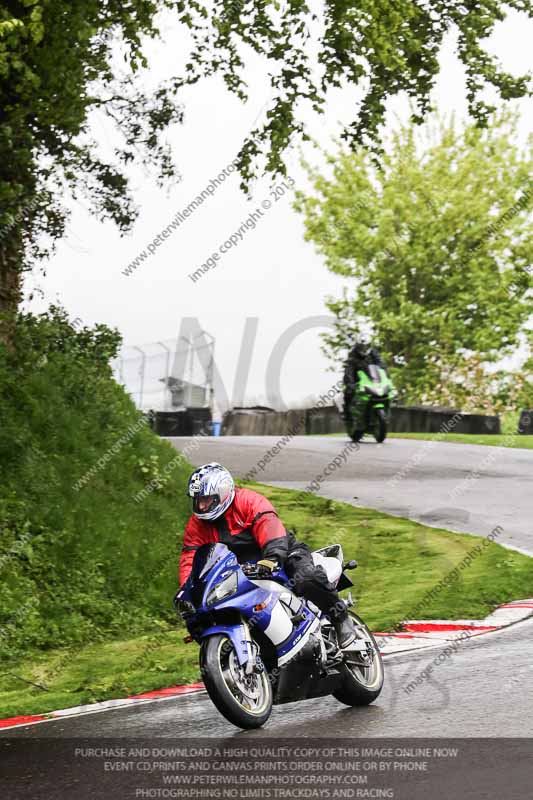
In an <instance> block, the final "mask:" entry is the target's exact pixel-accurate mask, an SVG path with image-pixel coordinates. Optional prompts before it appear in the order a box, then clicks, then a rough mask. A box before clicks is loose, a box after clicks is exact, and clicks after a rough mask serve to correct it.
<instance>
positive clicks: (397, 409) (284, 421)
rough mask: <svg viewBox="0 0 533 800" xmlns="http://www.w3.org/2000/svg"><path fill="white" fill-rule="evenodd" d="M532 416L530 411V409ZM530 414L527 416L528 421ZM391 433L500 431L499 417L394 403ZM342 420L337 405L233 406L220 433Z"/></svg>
mask: <svg viewBox="0 0 533 800" xmlns="http://www.w3.org/2000/svg"><path fill="white" fill-rule="evenodd" d="M530 413H531V414H532V415H533V412H530ZM532 420H533V416H532V417H530V424H531V421H532ZM389 431H390V432H391V433H441V432H442V433H446V432H450V433H452V432H453V433H477V434H480V433H482V434H497V433H500V432H501V426H500V418H499V417H497V416H490V415H485V414H471V413H469V412H461V411H456V410H454V409H449V408H447V409H444V408H432V407H428V406H393V407H392V408H391V414H390V423H389ZM345 432H346V428H345V425H344V420H343V419H342V417H341V415H340V414H339V411H338V409H337V407H336V406H324V407H322V408H308V409H299V410H296V411H271V410H267V409H251V408H250V409H246V408H239V409H232V410H231V411H227V412H226V413H225V414H224V418H223V420H222V435H223V436H278V435H280V434H281V435H284V434H289V435H291V436H303V435H305V434H322V435H324V434H328V433H345Z"/></svg>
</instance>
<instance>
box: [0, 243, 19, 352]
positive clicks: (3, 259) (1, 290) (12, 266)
mask: <svg viewBox="0 0 533 800" xmlns="http://www.w3.org/2000/svg"><path fill="white" fill-rule="evenodd" d="M23 253H24V248H23V245H22V237H21V234H20V231H19V230H17V228H13V229H11V230H9V231H7V232H6V234H5V236H3V237H1V238H0V342H2V343H3V344H5V345H7V346H8V347H9V346H10V345H11V343H12V337H13V325H14V321H15V316H16V314H17V311H18V307H19V305H20V302H21V299H22V278H21V276H22V265H23Z"/></svg>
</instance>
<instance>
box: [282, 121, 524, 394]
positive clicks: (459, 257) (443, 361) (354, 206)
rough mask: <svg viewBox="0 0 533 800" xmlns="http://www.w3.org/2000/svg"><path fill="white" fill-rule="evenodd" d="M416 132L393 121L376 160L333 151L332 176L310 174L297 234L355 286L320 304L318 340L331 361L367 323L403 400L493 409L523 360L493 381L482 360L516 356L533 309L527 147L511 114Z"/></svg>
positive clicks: (511, 389)
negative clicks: (327, 315) (520, 143)
mask: <svg viewBox="0 0 533 800" xmlns="http://www.w3.org/2000/svg"><path fill="white" fill-rule="evenodd" d="M422 133H427V137H426V139H425V141H424V140H422V141H420V139H421V138H422V137H421V136H420V137H418V136H417V133H416V131H415V129H414V127H413V126H406V127H402V128H400V129H399V130H398V131H397V132H396V133H395V134H394V136H393V137H392V141H391V143H390V147H389V149H388V152H387V154H386V155H384V156H383V159H382V164H381V166H376V165H375V163H374V161H373V159H372V158H371V155H370V154H369V152H368V151H366V150H365V149H363V148H360V149H358V150H357V151H356V152H355V153H349V152H346V151H344V150H340V151H339V152H338V153H337V154H336V155H335V156H329V157H328V161H329V164H330V166H331V176H330V177H324V176H322V175H320V174H318V173H317V172H316V171H314V170H312V169H311V168H309V173H310V176H311V178H312V182H313V187H314V191H313V192H312V193H310V194H308V195H304V194H303V193H299V194H298V197H297V209H298V210H299V211H300V212H302V213H303V214H304V215H305V229H306V238H307V239H308V240H310V241H312V242H314V243H315V245H316V247H317V249H318V251H319V252H320V253H322V254H323V255H324V257H325V262H326V266H327V268H328V269H329V270H331V271H332V272H334V273H337V274H339V275H344V276H346V277H347V278H350V279H353V282H354V283H355V291H354V292H353V294H351V293H349V292H348V289H345V291H344V295H343V296H342V297H341V298H340V299H330V300H329V302H328V307H329V308H330V310H331V311H332V312H333V313H334V314H335V316H336V318H337V326H336V330H335V331H334V333H333V334H331V335H328V336H325V337H324V338H325V341H326V343H327V345H328V347H329V352H330V353H331V354H332V355H333V356H335V357H337V358H340V357H341V356H342V357H343V356H344V350H345V348H347V347H349V346H350V344H351V343H353V338H354V337H355V335H356V334H357V333H358V332H359V331H360V330H361V329H363V330H369V329H370V330H371V331H372V335H373V336H374V337H375V338H376V339H377V340H378V342H379V343H380V345H381V347H382V349H383V352H384V354H385V356H386V358H388V359H389V361H390V366H391V367H392V374H393V377H394V381H395V384H396V386H397V387H398V389H399V390H400V393H401V394H400V397H401V400H403V401H406V402H420V401H426V402H428V401H429V402H431V401H433V402H434V401H438V402H443V403H446V404H452V405H453V404H459V405H461V406H462V407H463V408H467V407H469V403H471V404H473V405H474V406H475V407H486V405H487V403H490V402H492V403H493V405H494V407H497V408H502V407H505V405H506V403H509V402H511V401H517V400H518V399H519V397H520V396H521V394H520V392H521V387H523V386H524V385H525V384H527V380H528V376H529V378H530V377H531V370H529V369H528V367H527V365H526V367H525V368H524V369H523V370H522V372H519V373H518V374H517V376H514V379H513V380H510V381H509V380H506V379H505V376H502V375H498V374H497V375H493V376H489V375H488V373H487V372H486V370H485V368H484V362H495V361H497V360H498V359H500V358H501V357H502V356H504V355H508V354H510V353H512V352H514V350H515V349H516V347H517V344H518V342H519V341H520V336H521V333H522V332H523V331H524V328H525V325H526V322H527V320H528V318H529V317H530V316H531V313H532V292H531V287H532V282H531V275H530V271H529V270H530V267H531V264H533V219H532V217H531V209H533V182H532V181H531V167H532V150H531V147H532V142H531V141H530V142H529V144H528V146H527V148H526V150H525V151H524V152H522V151H520V150H519V149H518V147H517V145H516V144H515V143H514V142H515V138H514V136H515V131H514V121H513V119H512V118H510V117H509V116H507V115H501V116H497V117H495V118H494V119H493V120H492V124H491V126H490V128H488V129H487V130H480V129H479V128H476V127H475V126H473V125H469V126H467V127H465V128H464V129H458V128H457V127H456V126H455V124H454V122H453V120H452V121H449V122H445V121H443V120H436V119H435V120H433V121H432V124H431V125H428V128H427V129H426V130H424V129H423V130H422ZM529 366H531V363H530V365H529Z"/></svg>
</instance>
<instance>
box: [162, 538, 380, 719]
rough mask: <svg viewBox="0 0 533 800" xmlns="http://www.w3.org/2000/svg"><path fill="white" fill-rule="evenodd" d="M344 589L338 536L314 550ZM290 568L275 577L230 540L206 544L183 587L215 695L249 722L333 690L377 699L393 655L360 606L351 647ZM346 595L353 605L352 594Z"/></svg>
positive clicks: (364, 700) (181, 599)
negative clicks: (297, 585)
mask: <svg viewBox="0 0 533 800" xmlns="http://www.w3.org/2000/svg"><path fill="white" fill-rule="evenodd" d="M313 560H314V561H315V563H316V564H320V565H321V566H322V567H323V568H324V569H325V570H326V573H327V575H328V578H329V580H330V581H331V582H332V583H333V584H335V585H336V586H337V589H339V590H342V589H346V588H348V587H350V586H353V583H352V582H351V581H350V580H349V578H348V577H347V576H346V575H345V574H344V570H345V569H353V568H354V567H356V566H357V563H356V562H355V561H350V562H348V563H347V564H345V563H344V561H343V554H342V548H341V546H340V545H338V544H334V545H331V546H330V547H324V548H322V549H321V550H317V551H316V552H314V553H313ZM289 587H290V581H289V579H288V578H287V576H286V574H285V572H284V571H283V569H282V568H280V569H278V570H277V571H275V572H274V573H272V576H271V577H269V578H264V577H262V575H261V572H260V569H259V568H258V567H257V565H256V564H254V563H247V564H238V562H237V559H236V557H235V555H234V554H233V553H232V552H231V551H230V550H228V548H227V547H226V546H225V545H223V544H220V543H217V544H205V545H202V546H201V547H200V548H199V549H198V550H197V551H196V554H195V557H194V562H193V567H192V571H191V574H190V576H189V578H188V580H187V581H186V582H185V583H184V585H183V586H182V588H181V589H180V591H179V592H178V594H177V595H176V605H177V608H178V610H179V611H180V613H181V615H182V617H183V619H184V621H185V623H186V625H187V629H188V631H189V634H190V636H189V637H187V639H186V641H187V640H188V641H192V640H194V641H196V642H198V643H199V644H200V670H201V673H202V678H203V681H204V684H205V687H206V689H207V691H208V693H209V696H210V697H211V700H212V701H213V703H214V704H215V706H216V707H217V708H218V710H219V711H220V712H221V714H223V715H224V716H225V717H226V719H228V720H229V721H230V722H232V723H233V724H234V725H237V726H238V727H239V728H258V727H259V726H261V725H263V724H264V723H265V722H266V721H267V719H268V718H269V716H270V714H271V711H272V706H273V705H274V704H276V705H277V704H281V703H292V702H294V701H296V700H306V699H307V698H310V697H323V696H325V695H330V694H331V695H333V697H335V698H336V699H337V700H340V701H341V702H342V703H345V704H347V705H349V706H359V705H368V703H371V702H372V701H373V700H375V699H376V697H378V695H379V693H380V692H381V689H382V686H383V664H382V661H381V656H380V653H379V650H378V647H377V644H376V642H375V640H374V638H373V636H372V634H371V633H370V631H369V630H368V628H367V626H366V625H365V623H364V622H363V620H362V619H360V618H359V617H358V616H356V615H355V614H352V613H351V612H350V613H351V616H352V619H353V621H354V623H355V627H356V632H357V636H356V640H355V642H354V643H353V645H350V647H349V648H348V649H345V650H341V649H340V648H339V646H338V643H337V637H336V634H335V629H334V627H333V626H332V624H331V623H330V621H329V620H328V619H327V617H325V616H323V615H322V613H321V611H320V610H319V609H318V608H317V607H316V606H315V605H314V604H313V603H312V602H311V601H309V600H305V599H303V598H301V597H297V596H296V595H295V594H294V593H293V592H292V591H291V589H290V588H289ZM342 602H345V603H346V606H347V607H350V606H351V605H353V601H352V599H351V596H350V597H349V598H348V600H347V601H342Z"/></svg>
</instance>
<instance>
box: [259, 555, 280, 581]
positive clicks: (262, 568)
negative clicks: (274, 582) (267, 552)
mask: <svg viewBox="0 0 533 800" xmlns="http://www.w3.org/2000/svg"><path fill="white" fill-rule="evenodd" d="M277 569H279V564H278V562H277V561H273V560H272V559H270V558H262V559H261V560H260V561H258V562H257V573H258V575H259V576H260V577H261V578H270V577H271V576H272V573H273V572H275V571H276V570H277Z"/></svg>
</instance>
